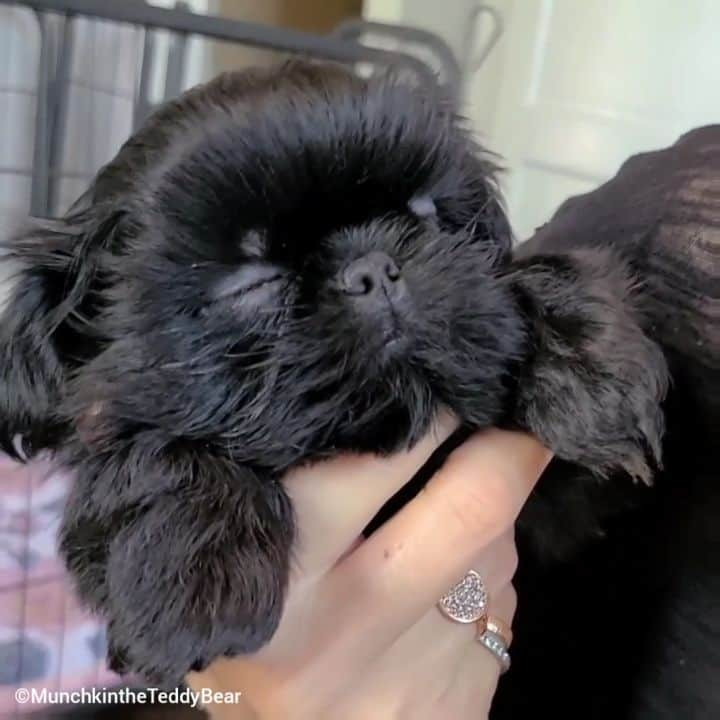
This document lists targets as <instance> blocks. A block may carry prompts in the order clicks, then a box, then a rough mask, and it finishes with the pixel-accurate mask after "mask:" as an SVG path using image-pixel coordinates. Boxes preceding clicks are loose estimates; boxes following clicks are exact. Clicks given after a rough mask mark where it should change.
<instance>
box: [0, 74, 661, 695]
mask: <svg viewBox="0 0 720 720" xmlns="http://www.w3.org/2000/svg"><path fill="white" fill-rule="evenodd" d="M493 173H494V166H493V164H492V163H491V162H490V160H489V159H488V157H487V156H486V154H485V153H484V152H483V151H482V150H481V149H480V148H479V147H478V146H477V145H475V144H474V143H473V141H472V140H471V138H470V137H469V135H468V134H467V133H466V132H465V131H464V129H463V128H462V124H461V123H460V122H459V121H458V119H457V118H456V117H455V116H454V115H453V113H452V112H451V110H450V109H449V108H447V107H446V106H445V105H444V104H443V102H442V101H440V100H439V99H438V98H435V97H433V96H432V95H431V94H430V93H428V92H427V91H421V90H420V89H418V88H413V87H410V86H408V85H407V84H404V83H401V82H396V81H394V80H393V79H392V78H387V77H386V78H376V79H371V80H364V79H359V78H358V77H355V76H354V75H352V74H350V73H349V72H346V71H345V70H342V69H339V68H334V67H327V66H316V65H310V64H305V63H295V64H291V65H287V66H284V67H282V68H280V69H274V70H268V71H256V72H243V73H233V74H228V75H223V76H221V77H219V78H218V79H216V80H214V81H213V82H211V83H209V84H207V85H204V86H202V87H199V88H196V89H194V90H192V91H190V92H189V93H187V94H185V95H184V96H183V97H181V98H180V99H179V100H177V101H175V102H172V103H170V104H168V105H167V106H165V107H164V108H162V109H161V110H160V111H159V112H158V113H157V114H156V115H155V116H154V117H152V118H151V119H150V120H149V121H148V123H147V124H146V125H145V126H144V127H143V128H142V129H141V130H140V131H139V132H138V133H137V134H136V135H135V136H134V137H133V138H131V139H130V140H129V141H128V142H127V143H126V144H125V146H124V147H123V148H122V149H121V151H120V152H119V154H118V156H117V157H116V158H115V159H114V160H113V161H112V162H111V163H110V164H109V165H108V166H106V167H105V168H104V169H103V170H102V171H101V172H100V174H99V175H98V177H97V179H96V181H95V183H94V184H93V186H92V187H91V189H90V190H89V191H88V193H87V194H86V195H84V196H83V198H81V199H80V201H79V202H78V203H77V204H76V205H75V207H74V208H73V209H72V210H71V211H70V212H69V214H68V215H67V216H66V217H65V218H63V219H61V220H56V221H42V222H38V223H36V224H35V225H34V226H33V227H31V228H30V229H29V230H28V231H27V232H26V233H24V234H22V235H21V236H20V237H17V238H15V239H14V240H13V242H12V243H11V253H12V256H13V257H14V258H15V259H16V260H17V261H19V262H20V264H21V267H22V269H21V271H20V274H19V277H18V279H17V284H16V286H15V289H14V292H13V295H12V297H11V300H10V305H9V308H8V309H7V310H6V312H5V314H4V316H3V318H2V323H1V326H0V367H1V369H2V380H0V442H2V446H3V447H4V449H5V450H7V451H8V452H11V453H15V451H16V450H17V442H16V440H17V437H18V436H22V437H23V438H24V440H25V441H26V443H27V451H28V452H29V453H30V452H32V451H37V450H38V449H40V448H51V449H53V450H55V451H56V453H57V456H58V459H59V462H60V463H62V464H64V465H66V466H69V467H71V468H72V469H73V470H74V471H75V473H76V476H77V479H76V481H75V484H74V488H73V490H72V494H71V497H70V499H69V501H68V503H67V510H66V512H65V517H64V522H63V526H62V532H61V548H62V553H63V555H64V557H65V559H66V561H67V564H68V567H69V568H70V570H71V571H72V574H73V575H74V577H75V579H76V581H77V586H78V588H79V591H80V594H81V596H82V598H83V600H84V601H85V602H86V603H87V604H89V605H90V606H91V607H93V608H94V609H95V610H97V611H98V612H99V613H100V614H101V615H102V616H103V617H104V618H106V620H107V622H108V625H109V639H110V657H111V661H112V665H113V667H115V668H116V669H118V670H120V671H127V670H132V671H136V672H139V673H142V674H144V675H145V676H147V677H148V678H150V679H152V680H154V681H164V682H175V681H177V680H179V679H180V678H181V677H182V676H183V675H184V674H185V673H186V672H187V671H189V670H190V669H198V668H203V667H204V666H206V665H207V663H208V662H210V661H211V660H212V659H213V658H215V657H217V656H219V655H232V654H235V653H242V652H248V651H252V650H255V649H257V648H258V647H260V646H261V645H262V644H263V643H265V642H266V641H267V640H268V639H269V638H270V637H271V636H272V634H273V632H274V630H275V628H276V626H277V623H278V619H279V617H280V614H281V611H282V604H283V594H284V591H285V586H286V583H287V578H288V570H289V565H290V562H291V548H292V544H293V538H294V526H293V512H292V507H291V504H290V502H289V500H288V497H287V495H286V493H285V491H284V490H283V486H282V484H281V483H280V478H281V476H282V474H283V473H284V472H285V471H286V470H287V469H288V468H290V467H292V466H295V465H298V464H299V463H303V462H306V461H308V460H311V459H314V458H319V457H324V456H328V455H332V454H335V453H338V452H341V451H344V450H360V451H375V452H382V453H388V452H391V451H393V450H396V449H398V448H401V447H405V446H409V445H412V444H413V443H414V442H415V441H416V440H417V439H418V438H419V437H421V435H422V434H423V433H424V432H426V431H427V430H428V428H429V426H430V425H431V423H432V420H433V417H434V415H435V413H436V412H437V410H438V408H439V407H440V406H446V407H449V408H450V409H452V410H453V411H454V412H455V413H456V414H457V415H458V416H459V417H460V418H461V419H462V420H463V422H464V423H465V424H466V426H467V427H469V428H478V427H484V426H489V425H497V424H500V425H506V426H520V427H524V428H528V429H529V430H531V431H532V432H534V433H536V434H537V435H538V436H539V437H540V438H541V439H542V440H543V441H544V442H546V443H547V444H548V445H549V446H550V447H552V448H553V450H555V452H556V453H557V456H558V458H560V459H561V461H563V462H564V463H565V465H564V467H563V468H561V470H564V474H563V477H562V480H559V479H558V477H559V476H557V475H556V476H555V477H554V478H553V476H552V472H551V473H550V476H549V477H548V478H546V480H545V481H544V482H543V483H541V491H539V493H538V495H537V497H536V498H535V499H534V500H532V501H531V502H530V504H529V505H528V510H527V512H526V515H525V518H524V522H523V526H524V527H525V528H526V532H527V533H529V534H530V536H531V537H532V541H533V542H534V543H535V544H536V545H541V546H542V547H543V548H545V549H546V550H548V551H550V552H552V553H557V552H567V551H568V550H572V549H573V548H574V547H576V546H577V544H578V542H580V541H581V540H582V539H583V538H585V537H586V536H588V535H591V534H592V533H594V532H595V531H596V530H598V529H599V528H600V527H601V525H602V516H603V515H605V514H611V513H613V512H615V511H616V510H617V509H618V508H620V507H622V505H623V502H624V500H623V499H622V497H621V495H622V493H618V497H615V496H613V498H612V500H608V499H607V498H608V496H606V495H602V499H599V498H600V495H601V494H600V493H598V492H597V487H598V481H599V480H602V479H606V478H608V477H610V476H614V475H618V474H621V475H625V476H628V475H629V476H632V477H634V478H640V479H642V480H644V481H649V479H650V477H651V474H652V469H653V467H654V466H655V464H656V463H657V462H658V461H659V456H660V442H661V435H662V432H663V419H662V413H661V409H660V403H661V401H662V399H663V396H664V394H665V390H666V385H667V370H666V366H665V362H664V358H663V355H662V353H661V351H660V350H659V348H658V347H657V346H656V345H655V344H654V343H653V342H652V341H651V340H650V339H649V338H648V336H647V335H646V334H645V332H644V329H643V322H644V321H643V308H642V306H641V296H640V295H639V294H638V293H637V292H636V288H635V287H634V286H635V283H636V281H635V280H634V279H633V277H632V275H631V274H630V272H629V270H628V269H627V268H626V267H625V265H624V264H623V262H622V261H621V260H620V259H619V258H617V257H615V256H613V255H612V254H611V253H610V252H605V251H602V250H593V251H578V252H576V253H565V254H562V255H554V256H553V255H548V256H536V257H532V258H529V259H524V260H522V261H518V262H513V261H512V259H511V253H510V246H511V237H510V231H509V227H508V224H507V222H506V219H505V216H504V213H503V210H502V207H501V203H500V200H499V197H498V192H497V188H496V185H495V182H494V179H493ZM380 252H381V253H383V255H382V257H389V258H390V259H391V260H392V262H393V263H394V265H395V266H396V269H397V276H396V275H393V276H392V283H393V284H392V288H391V290H392V292H394V293H396V294H395V295H393V299H392V300H390V299H388V300H387V302H381V303H380V304H375V305H372V306H369V305H367V304H366V303H365V300H363V297H362V296H360V297H359V296H358V295H357V294H349V293H348V288H347V277H346V275H344V273H346V271H347V268H348V267H349V265H350V263H352V262H353V261H355V260H357V259H359V258H363V257H367V256H368V255H369V254H370V253H374V254H375V256H377V253H380ZM396 283H397V284H396ZM383 287H384V286H383ZM388 287H390V286H388ZM568 470H570V472H567V471H568ZM619 482H620V483H621V484H626V485H628V486H630V485H632V480H631V479H630V478H629V477H624V478H622V479H621V480H620V481H619Z"/></svg>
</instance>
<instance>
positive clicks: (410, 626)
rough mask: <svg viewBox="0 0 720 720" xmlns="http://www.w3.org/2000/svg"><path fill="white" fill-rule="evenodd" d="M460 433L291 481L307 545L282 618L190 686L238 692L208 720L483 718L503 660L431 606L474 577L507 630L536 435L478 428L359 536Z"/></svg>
mask: <svg viewBox="0 0 720 720" xmlns="http://www.w3.org/2000/svg"><path fill="white" fill-rule="evenodd" d="M456 426H457V424H456V421H455V420H454V419H452V418H450V417H447V416H444V417H442V418H441V419H440V420H439V421H438V423H437V424H436V426H435V427H434V429H433V431H432V432H431V433H429V434H428V435H427V436H426V437H425V438H424V439H423V440H422V441H421V442H420V443H418V445H417V446H415V447H414V448H413V449H412V450H411V451H409V452H402V453H398V454H396V455H393V456H392V457H389V458H378V457H375V456H371V455H361V456H360V455H344V456H341V457H338V458H335V459H333V460H330V461H326V462H322V463H318V464H316V465H313V466H310V467H303V468H300V469H297V470H295V471H293V472H291V473H289V475H288V477H287V478H286V481H285V482H286V486H287V489H288V492H289V494H290V496H291V497H292V499H293V503H294V507H295V510H296V515H297V527H298V534H299V536H298V540H297V545H296V553H295V563H294V572H293V576H292V578H291V581H290V587H289V588H288V593H287V597H286V603H285V609H284V614H283V617H282V620H281V622H280V626H279V627H278V630H277V632H276V634H275V635H274V637H273V639H272V640H271V642H270V643H269V644H268V645H266V646H265V647H264V648H262V649H261V650H260V651H259V652H257V653H255V654H253V655H248V656H242V657H236V658H232V659H220V660H217V661H216V662H214V663H213V664H212V665H211V666H210V667H209V668H208V669H207V670H206V671H204V672H202V673H193V674H191V675H190V676H189V677H188V684H189V685H190V686H191V687H193V688H195V689H199V688H201V687H203V688H211V689H212V690H213V691H223V692H228V691H238V690H239V691H242V693H243V697H244V700H245V703H246V707H245V708H244V709H243V710H242V711H241V710H240V708H238V707H237V706H233V707H231V706H226V705H219V704H218V705H213V706H211V707H209V708H208V710H209V711H210V712H211V714H212V717H213V718H218V719H220V718H226V717H233V718H237V717H257V718H260V719H262V720H265V719H266V718H267V719H270V718H273V719H274V718H282V719H283V720H287V719H288V718H290V719H292V720H295V719H296V718H297V719H301V718H312V719H313V720H324V719H327V720H331V719H333V720H334V719H335V718H342V719H343V720H353V719H354V718H358V719H362V720H368V718H373V720H382V719H384V718H388V720H389V719H391V718H401V717H402V718H404V717H411V718H428V719H431V718H433V719H434V718H442V720H448V719H450V718H457V719H458V720H463V719H464V718H473V719H477V718H480V717H485V716H487V713H488V711H489V708H490V703H491V701H492V697H493V694H494V692H495V688H496V685H497V681H498V677H499V674H500V666H499V663H498V661H497V659H496V658H495V657H494V656H493V655H492V654H491V653H490V652H489V651H488V650H487V649H486V648H484V647H482V646H481V645H480V643H478V642H477V639H476V635H477V631H476V628H475V626H474V625H465V624H460V623H455V622H452V621H451V620H449V619H448V618H446V617H445V616H443V615H442V614H441V612H440V611H439V610H438V608H437V607H436V603H437V601H438V599H439V598H440V597H441V596H442V595H443V594H444V593H445V592H446V591H447V590H448V589H449V588H450V587H452V586H453V585H454V584H455V583H457V582H458V581H459V580H460V579H461V578H463V576H464V575H465V573H466V572H467V570H468V569H471V568H472V569H474V570H476V571H477V572H479V574H480V576H481V577H482V579H483V581H484V584H485V587H486V589H487V592H488V594H489V598H490V599H489V613H490V615H491V616H493V617H495V618H498V619H499V620H501V621H504V622H505V623H506V624H508V625H509V624H510V622H511V621H512V617H513V614H514V611H515V594H514V591H513V588H512V585H511V580H512V576H513V575H514V572H515V569H516V564H517V556H516V551H515V543H514V533H513V525H514V522H515V518H516V517H517V515H518V513H519V511H520V509H521V507H522V505H523V504H524V502H525V500H526V498H527V496H528V494H529V493H530V491H531V490H532V488H533V486H534V484H535V482H536V480H537V479H538V477H539V476H540V474H541V473H542V471H543V469H544V468H545V466H546V465H547V463H548V462H549V460H550V457H551V454H550V452H549V451H548V450H547V449H545V448H544V447H542V446H541V445H540V444H539V442H538V441H537V440H535V439H534V438H532V437H531V436H529V435H525V434H521V433H514V432H505V431H500V430H489V431H485V432H482V433H479V434H477V435H475V436H473V437H472V438H470V439H469V440H468V441H466V442H465V443H464V444H463V445H462V446H461V447H460V448H458V449H457V450H455V452H453V453H452V455H451V456H450V457H449V458H448V460H447V461H446V462H445V464H444V465H443V467H442V468H441V470H440V471H438V473H437V474H436V475H435V476H434V477H433V478H432V480H431V481H430V482H429V483H428V484H427V486H426V488H425V489H424V490H423V491H421V492H420V493H419V495H418V496H417V497H416V498H414V499H413V500H412V501H411V502H410V503H408V504H407V505H406V506H405V507H404V508H403V509H402V510H401V511H400V512H399V513H398V514H397V515H395V516H394V517H393V518H392V519H391V520H390V521H388V522H387V523H385V525H383V526H382V527H381V528H380V529H379V530H377V531H376V532H375V533H374V534H373V535H372V536H371V537H370V538H368V539H367V540H362V536H361V533H362V530H363V528H364V527H365V526H366V525H367V524H368V522H369V521H370V519H371V518H372V517H373V516H374V515H375V513H376V512H377V511H378V510H379V509H380V507H382V505H383V504H384V503H385V502H386V501H387V500H388V499H389V498H390V497H391V496H392V495H393V494H394V493H395V492H396V491H397V490H398V489H400V488H401V487H402V486H403V485H404V484H405V483H406V482H407V481H408V480H409V479H410V478H411V477H412V476H413V475H414V474H415V473H416V472H417V470H419V469H420V468H421V467H422V466H423V465H424V463H425V462H426V461H427V460H428V458H429V457H430V456H431V455H432V453H433V452H434V450H435V449H436V448H437V447H438V446H439V445H440V444H441V443H442V442H443V441H444V440H445V439H446V438H447V437H449V435H450V434H452V432H453V431H454V430H455V429H456Z"/></svg>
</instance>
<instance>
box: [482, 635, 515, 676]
mask: <svg viewBox="0 0 720 720" xmlns="http://www.w3.org/2000/svg"><path fill="white" fill-rule="evenodd" d="M477 641H478V642H479V643H480V644H481V645H482V646H483V647H485V648H487V649H488V650H489V651H490V652H491V653H492V654H493V655H494V656H495V658H496V659H497V661H498V662H499V663H500V674H502V673H506V672H507V671H508V670H509V669H510V653H509V652H508V647H507V643H506V642H505V640H504V639H503V637H502V635H498V634H497V633H494V632H492V630H486V631H485V632H483V633H480V634H479V635H478V636H477Z"/></svg>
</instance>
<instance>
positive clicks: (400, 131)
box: [154, 74, 471, 225]
mask: <svg viewBox="0 0 720 720" xmlns="http://www.w3.org/2000/svg"><path fill="white" fill-rule="evenodd" d="M192 120H193V122H192V124H191V126H190V127H189V129H188V124H187V122H186V123H185V128H186V132H185V133H184V134H183V133H180V134H179V135H178V136H177V137H176V139H175V142H176V144H177V146H178V147H177V148H176V151H175V152H172V153H169V154H168V155H167V158H168V160H166V161H165V163H164V168H163V170H162V172H160V173H155V179H156V181H157V184H158V187H157V188H156V192H155V193H154V195H155V197H156V198H158V199H159V201H160V204H161V207H162V209H163V210H165V211H170V212H171V211H172V209H173V208H172V207H168V206H176V205H177V203H178V202H183V200H184V201H186V203H187V205H188V206H190V205H194V206H197V205H198V203H202V204H203V205H204V206H205V207H206V208H208V209H209V210H212V211H215V212H217V213H223V212H224V213H226V214H227V213H228V210H230V212H231V214H232V213H236V214H238V215H242V216H243V218H244V220H245V221H246V222H249V223H250V224H254V225H266V224H268V223H269V222H274V221H277V220H278V219H279V218H282V217H284V216H292V215H294V214H295V213H297V212H298V211H299V212H301V213H307V212H309V211H315V212H318V213H328V212H335V211H338V212H342V213H344V214H346V215H347V214H350V215H352V213H353V212H357V214H358V215H362V214H363V213H365V212H366V211H367V207H368V206H373V207H377V208H378V209H379V210H382V208H387V209H391V208H395V207H403V206H405V207H406V206H407V204H408V202H409V201H410V200H411V198H414V197H430V194H431V193H432V188H433V187H434V186H437V185H438V184H439V183H442V181H443V178H445V177H446V176H447V175H448V174H449V173H456V174H457V173H458V169H459V167H460V166H461V165H462V164H463V156H466V155H467V154H468V153H469V152H470V150H471V148H470V143H469V142H468V140H467V138H466V137H465V135H464V134H463V133H462V132H461V131H460V130H459V129H458V128H457V127H456V124H455V118H454V117H453V116H452V115H451V114H450V113H448V112H447V111H446V110H445V109H444V108H443V106H442V105H441V104H439V103H437V102H435V101H433V99H432V98H429V97H426V96H424V95H423V94H422V93H421V92H420V91H418V90H417V89H413V88H410V87H408V86H405V85H402V84H398V83H394V82H391V81H390V80H387V79H386V80H376V81H364V80H361V79H359V78H355V77H352V76H346V75H344V74H342V75H340V76H336V75H332V74H331V75H330V76H327V77H326V76H319V77H318V78H316V79H315V81H314V82H310V81H307V82H305V83H300V84H299V83H297V82H293V79H292V78H280V79H278V82H277V84H276V85H274V86H273V85H269V86H268V88H267V89H266V91H264V92H263V91H262V89H256V91H255V92H254V93H252V94H247V93H246V94H242V93H240V94H239V95H238V97H236V98H234V99H233V100H232V102H231V103H230V107H228V106H227V100H226V101H225V102H224V103H223V104H221V105H217V104H215V105H214V104H213V103H212V102H209V103H208V107H207V109H206V111H205V112H202V113H198V114H197V116H196V117H194V118H192ZM427 209H428V206H427V204H426V205H424V206H423V211H424V212H425V211H426V210H427Z"/></svg>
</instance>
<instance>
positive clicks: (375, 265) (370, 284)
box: [340, 250, 404, 300]
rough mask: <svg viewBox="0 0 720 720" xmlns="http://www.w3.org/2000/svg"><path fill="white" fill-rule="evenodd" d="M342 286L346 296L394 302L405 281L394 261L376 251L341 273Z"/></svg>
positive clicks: (364, 256)
mask: <svg viewBox="0 0 720 720" xmlns="http://www.w3.org/2000/svg"><path fill="white" fill-rule="evenodd" d="M340 286H341V287H342V290H343V292H344V293H345V294H346V295H353V296H357V297H366V298H368V299H369V298H375V297H377V298H378V299H381V298H383V296H386V297H387V299H388V300H393V299H394V298H396V297H397V296H398V295H399V294H400V293H401V292H402V291H403V289H404V281H403V279H402V276H401V274H400V269H399V268H398V266H397V265H396V264H395V262H394V261H393V259H392V258H391V257H390V256H389V255H387V254H386V253H384V252H380V251H377V250H376V251H374V252H371V253H368V254H367V255H363V256H362V257H361V258H358V259H357V260H353V262H351V263H350V264H349V265H347V266H346V267H345V268H344V270H343V271H342V272H341V273H340Z"/></svg>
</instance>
